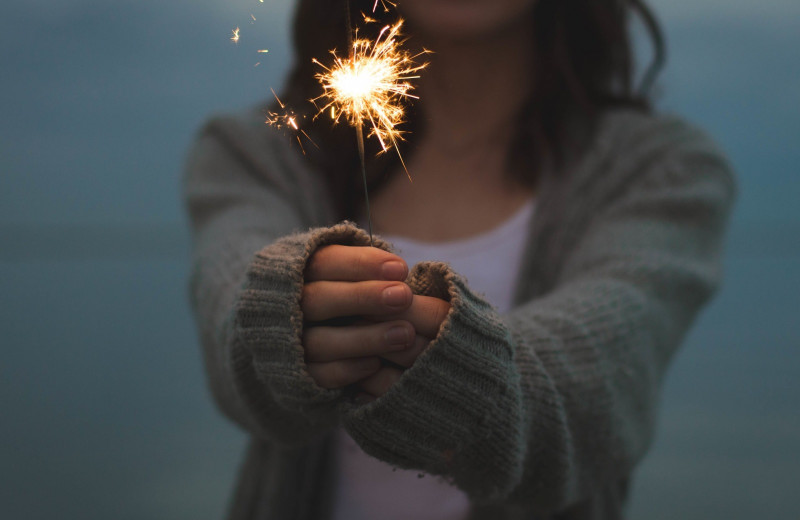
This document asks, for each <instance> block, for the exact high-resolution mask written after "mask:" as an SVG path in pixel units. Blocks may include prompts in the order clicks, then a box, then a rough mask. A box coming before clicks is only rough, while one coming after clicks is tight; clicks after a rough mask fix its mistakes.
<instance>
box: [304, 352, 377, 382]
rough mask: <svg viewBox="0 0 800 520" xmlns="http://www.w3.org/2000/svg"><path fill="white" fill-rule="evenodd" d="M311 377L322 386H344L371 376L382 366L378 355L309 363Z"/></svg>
mask: <svg viewBox="0 0 800 520" xmlns="http://www.w3.org/2000/svg"><path fill="white" fill-rule="evenodd" d="M306 366H307V367H308V373H309V374H310V375H311V378H312V379H313V380H314V382H315V383H317V384H318V385H319V386H321V387H322V388H342V387H345V386H347V385H351V384H353V383H355V382H356V381H359V380H361V379H364V378H366V377H369V376H371V375H372V374H374V373H375V372H377V371H378V370H380V368H381V362H380V360H379V359H378V358H377V357H368V358H353V359H339V360H337V361H330V362H328V363H307V364H306Z"/></svg>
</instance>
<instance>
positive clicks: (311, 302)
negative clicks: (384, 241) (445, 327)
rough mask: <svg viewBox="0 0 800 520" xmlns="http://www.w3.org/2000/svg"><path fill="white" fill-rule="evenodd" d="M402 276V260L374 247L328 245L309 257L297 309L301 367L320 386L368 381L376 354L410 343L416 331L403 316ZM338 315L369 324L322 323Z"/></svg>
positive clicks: (407, 293)
mask: <svg viewBox="0 0 800 520" xmlns="http://www.w3.org/2000/svg"><path fill="white" fill-rule="evenodd" d="M407 275H408V266H407V265H406V263H405V262H404V261H403V259H402V258H400V257H399V256H397V255H393V254H391V253H388V252H386V251H383V250H382V249H377V248H373V247H350V246H340V245H331V246H326V247H323V248H320V249H319V250H317V251H316V252H315V253H314V255H312V257H311V258H310V259H309V262H308V265H307V267H306V271H305V285H304V286H303V294H302V297H301V301H300V306H301V308H302V310H303V316H304V318H305V320H306V326H305V327H304V332H303V348H304V350H305V360H306V365H307V366H308V371H309V374H310V375H311V377H312V378H313V379H314V381H315V382H316V383H317V384H318V385H319V386H321V387H324V388H341V387H344V386H347V385H350V384H352V383H355V382H356V381H359V380H362V379H364V378H366V377H369V376H370V375H372V374H375V373H376V372H378V371H379V369H380V368H381V362H380V359H379V356H383V357H386V356H387V355H389V354H391V353H398V352H401V351H404V350H408V349H409V348H410V347H411V346H412V345H414V344H415V337H416V331H415V328H414V326H413V325H412V324H411V322H410V321H409V320H408V319H405V318H404V317H403V316H404V313H406V312H407V311H410V307H411V306H412V294H411V289H410V288H409V287H408V286H407V285H406V284H405V283H403V280H405V278H406V276H407ZM343 317H361V318H366V319H369V320H373V321H372V322H371V323H368V324H366V325H348V326H329V325H326V324H325V323H324V322H325V321H327V320H331V319H335V318H343Z"/></svg>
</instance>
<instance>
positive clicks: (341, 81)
mask: <svg viewBox="0 0 800 520" xmlns="http://www.w3.org/2000/svg"><path fill="white" fill-rule="evenodd" d="M377 5H378V4H377V1H376V3H375V7H377ZM402 26H403V20H398V21H397V23H395V24H394V25H387V26H386V27H384V28H383V29H382V30H381V31H380V33H379V34H378V37H377V39H376V40H375V41H374V42H373V41H371V40H366V39H359V38H358V33H357V32H355V33H353V32H352V31H350V32H351V34H355V36H354V38H353V41H352V44H351V47H350V55H349V57H348V58H341V57H339V56H337V55H336V51H331V54H332V56H333V64H332V65H331V66H330V67H328V66H325V65H323V64H322V63H320V62H319V61H318V60H316V59H315V60H314V63H316V64H317V65H319V66H320V67H322V68H323V69H324V71H323V72H320V73H319V74H317V75H316V78H317V80H318V81H319V82H320V84H321V85H322V88H323V94H322V95H321V96H320V97H318V98H317V99H315V100H313V101H314V102H315V104H316V102H317V101H319V100H324V101H325V102H326V103H325V104H324V105H323V106H322V108H320V110H319V113H318V114H317V115H318V116H319V115H321V114H323V113H325V112H330V115H331V118H333V120H334V121H335V122H339V121H340V119H342V118H344V119H345V120H346V121H347V123H348V124H350V125H351V126H353V127H354V128H355V129H356V138H357V141H358V153H359V158H360V159H361V173H362V177H363V181H364V192H365V194H366V201H367V217H368V220H369V236H370V244H371V243H372V217H371V215H370V208H369V193H368V192H367V174H366V165H365V161H364V125H365V124H367V125H369V128H370V131H369V134H368V135H367V138H369V137H375V138H376V139H377V140H378V142H379V143H380V146H381V150H382V152H386V151H387V150H389V149H390V148H394V149H395V151H396V152H397V156H398V157H399V158H400V163H401V164H402V165H403V169H404V170H405V172H406V175H408V178H409V180H410V179H411V175H410V174H409V173H408V168H406V165H405V162H404V161H403V157H402V155H400V150H399V149H398V147H397V143H398V141H401V140H402V139H403V136H402V134H403V132H402V131H401V130H399V128H398V126H399V125H400V124H401V123H402V122H403V118H404V115H405V109H404V108H403V105H402V101H403V100H404V99H408V98H413V99H416V98H417V97H416V96H414V95H412V94H411V90H412V89H413V85H412V84H411V83H410V82H409V80H411V79H415V78H419V75H418V74H417V73H418V72H419V71H420V70H422V69H424V68H425V67H426V66H427V63H423V64H421V65H418V64H417V63H416V62H415V59H417V58H418V57H419V56H420V55H422V54H425V52H427V51H423V52H422V53H419V54H416V55H411V54H410V53H409V52H407V51H405V50H404V49H402V47H401V45H402V43H403V40H401V39H400V36H401V33H400V29H401V28H402ZM348 29H349V28H348Z"/></svg>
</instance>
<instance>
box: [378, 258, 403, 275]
mask: <svg viewBox="0 0 800 520" xmlns="http://www.w3.org/2000/svg"><path fill="white" fill-rule="evenodd" d="M407 274H408V272H407V270H406V265H405V264H404V263H403V262H398V261H397V260H390V261H389V262H384V263H383V265H382V266H381V278H382V279H384V280H405V279H406V275H407Z"/></svg>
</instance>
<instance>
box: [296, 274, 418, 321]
mask: <svg viewBox="0 0 800 520" xmlns="http://www.w3.org/2000/svg"><path fill="white" fill-rule="evenodd" d="M411 300H412V294H411V289H410V288H409V287H408V286H407V285H406V284H404V283H402V282H379V281H366V282H328V281H324V282H311V283H307V284H305V285H304V286H303V293H302V295H301V297H300V307H301V308H302V309H303V317H304V318H305V320H306V321H323V320H328V319H331V318H337V317H340V316H356V315H367V316H373V315H377V316H380V315H387V314H397V313H399V312H402V311H404V310H405V309H407V308H408V306H409V305H411Z"/></svg>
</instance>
